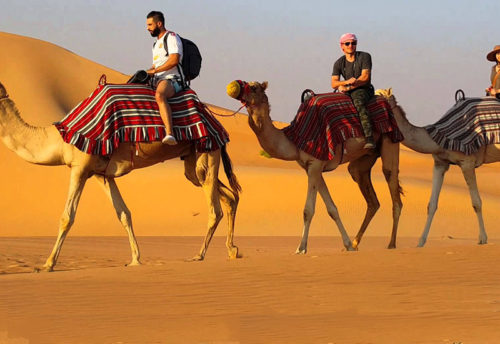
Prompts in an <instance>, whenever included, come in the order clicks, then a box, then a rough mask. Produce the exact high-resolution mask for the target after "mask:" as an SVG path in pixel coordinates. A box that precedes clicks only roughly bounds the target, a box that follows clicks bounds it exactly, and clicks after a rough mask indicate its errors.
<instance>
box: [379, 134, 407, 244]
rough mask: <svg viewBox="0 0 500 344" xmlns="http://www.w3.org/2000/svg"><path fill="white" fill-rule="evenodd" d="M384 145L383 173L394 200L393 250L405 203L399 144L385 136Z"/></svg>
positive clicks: (391, 242)
mask: <svg viewBox="0 0 500 344" xmlns="http://www.w3.org/2000/svg"><path fill="white" fill-rule="evenodd" d="M382 145H383V146H382V154H381V155H382V171H383V173H384V176H385V180H386V181H387V185H388V186H389V193H390V194H391V199H392V231H391V241H390V242H389V246H387V248H389V249H393V248H396V236H397V233H398V225H399V217H400V216H401V210H402V209H403V202H401V192H402V191H401V186H400V185H399V144H398V143H392V142H391V140H390V138H389V137H387V136H384V138H383V143H382Z"/></svg>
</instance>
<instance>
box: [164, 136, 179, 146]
mask: <svg viewBox="0 0 500 344" xmlns="http://www.w3.org/2000/svg"><path fill="white" fill-rule="evenodd" d="M161 143H163V144H166V145H171V146H173V145H176V144H177V140H176V139H175V137H173V136H172V135H167V136H165V137H164V138H163V140H161Z"/></svg>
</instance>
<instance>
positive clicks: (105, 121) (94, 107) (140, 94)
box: [54, 84, 229, 155]
mask: <svg viewBox="0 0 500 344" xmlns="http://www.w3.org/2000/svg"><path fill="white" fill-rule="evenodd" d="M169 104H170V107H171V108H172V122H173V123H172V124H173V132H174V136H175V137H176V139H177V140H179V141H195V146H196V150H197V151H198V152H209V151H214V150H217V149H219V148H221V147H222V146H223V145H225V144H226V143H227V142H229V135H228V133H227V132H226V130H225V129H224V127H223V126H222V124H220V122H219V121H217V120H216V119H215V118H214V117H213V116H212V115H211V114H209V113H208V111H207V110H206V108H205V105H204V104H203V103H202V102H201V101H200V100H199V99H198V96H197V95H196V93H195V92H194V91H193V90H191V89H188V90H185V91H182V92H179V93H177V94H176V95H175V96H174V97H173V98H170V99H169ZM54 125H55V126H56V128H57V129H58V130H59V132H60V134H61V136H62V138H63V139H64V142H66V143H69V144H72V145H74V146H75V147H77V148H78V149H80V150H81V151H83V152H85V153H88V154H96V155H109V154H111V153H112V152H113V150H114V149H116V148H117V147H118V145H119V144H120V143H121V142H150V141H161V140H162V139H163V138H164V137H165V135H166V131H165V126H164V125H163V122H162V120H161V117H160V113H159V110H158V104H157V103H156V100H155V91H153V89H151V87H149V86H147V85H140V84H104V85H99V86H98V87H97V88H96V90H95V91H94V92H93V93H92V94H91V95H90V96H89V97H88V98H87V99H85V100H83V101H82V102H81V103H80V104H78V105H77V106H76V107H75V108H74V109H73V110H71V111H70V112H69V113H68V115H66V117H64V118H63V119H62V120H61V121H59V122H56V123H54Z"/></svg>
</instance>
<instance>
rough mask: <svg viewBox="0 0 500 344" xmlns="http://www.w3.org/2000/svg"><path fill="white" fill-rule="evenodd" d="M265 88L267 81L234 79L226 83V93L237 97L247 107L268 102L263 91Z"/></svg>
mask: <svg viewBox="0 0 500 344" xmlns="http://www.w3.org/2000/svg"><path fill="white" fill-rule="evenodd" d="M266 89H267V81H264V82H262V83H259V82H256V81H251V82H246V81H242V80H234V81H232V82H230V83H229V84H228V85H227V94H228V95H229V96H230V97H232V98H235V99H238V100H239V101H241V102H242V103H243V104H245V106H246V107H247V108H248V107H255V106H260V105H262V104H266V105H267V104H269V102H268V99H267V96H266V93H265V91H266Z"/></svg>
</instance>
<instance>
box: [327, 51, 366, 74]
mask: <svg viewBox="0 0 500 344" xmlns="http://www.w3.org/2000/svg"><path fill="white" fill-rule="evenodd" d="M363 69H370V70H371V69H372V57H371V56H370V54H368V53H365V52H363V51H357V52H356V56H355V59H354V62H349V61H347V59H346V57H345V55H344V56H342V57H341V58H339V59H338V60H337V61H335V63H334V65H333V72H332V75H338V76H339V77H340V76H342V77H343V78H344V80H348V79H350V78H352V77H354V78H356V79H357V78H359V77H360V76H361V71H362V70H363Z"/></svg>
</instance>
